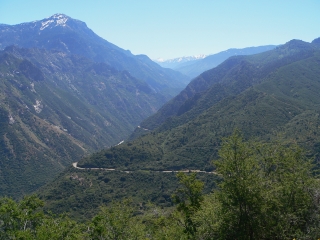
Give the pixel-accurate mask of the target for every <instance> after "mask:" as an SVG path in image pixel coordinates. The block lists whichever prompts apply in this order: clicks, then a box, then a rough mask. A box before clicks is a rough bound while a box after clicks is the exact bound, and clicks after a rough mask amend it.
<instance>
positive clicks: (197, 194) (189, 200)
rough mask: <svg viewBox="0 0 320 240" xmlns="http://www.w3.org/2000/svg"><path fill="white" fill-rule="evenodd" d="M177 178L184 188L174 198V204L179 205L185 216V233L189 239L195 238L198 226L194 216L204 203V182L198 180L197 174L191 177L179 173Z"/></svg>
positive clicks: (178, 207)
mask: <svg viewBox="0 0 320 240" xmlns="http://www.w3.org/2000/svg"><path fill="white" fill-rule="evenodd" d="M177 177H178V179H179V182H180V184H181V185H182V188H180V189H178V190H177V191H176V194H174V195H173V196H172V198H173V201H174V203H175V204H177V210H178V211H179V212H181V213H182V214H183V217H184V223H183V225H184V232H185V233H186V234H187V235H188V237H194V236H195V235H196V232H197V226H196V224H195V222H194V221H193V216H194V215H195V214H196V212H197V211H198V210H199V209H200V206H201V204H202V202H203V196H202V190H203V182H201V181H199V180H197V179H196V174H195V173H193V174H191V175H189V176H188V175H185V174H183V173H178V174H177Z"/></svg>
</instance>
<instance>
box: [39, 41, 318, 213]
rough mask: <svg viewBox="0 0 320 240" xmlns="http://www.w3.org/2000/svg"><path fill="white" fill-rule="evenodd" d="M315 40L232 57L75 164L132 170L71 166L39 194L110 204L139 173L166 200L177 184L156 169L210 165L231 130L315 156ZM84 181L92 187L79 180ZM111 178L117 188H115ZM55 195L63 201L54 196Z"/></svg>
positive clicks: (58, 204) (56, 204)
mask: <svg viewBox="0 0 320 240" xmlns="http://www.w3.org/2000/svg"><path fill="white" fill-rule="evenodd" d="M317 41H318V40H315V41H314V42H312V43H305V42H302V41H298V40H292V41H290V42H288V43H286V44H284V45H282V46H281V47H278V48H277V49H275V50H272V51H269V52H265V53H261V54H258V55H254V56H245V57H244V56H241V57H232V58H230V59H229V60H227V61H225V62H224V63H223V64H221V65H220V66H218V67H217V68H215V69H213V70H210V71H207V72H205V73H203V74H201V75H200V76H199V77H198V78H196V79H194V80H193V81H192V82H191V83H190V84H189V85H188V87H187V88H186V89H185V90H184V91H183V92H182V93H181V94H179V95H178V96H177V97H176V98H174V99H173V100H172V101H171V102H170V103H168V104H167V105H165V106H164V107H163V108H162V109H161V110H160V111H159V113H157V114H156V115H154V116H153V117H152V118H150V119H151V120H152V121H151V120H150V119H149V120H148V121H146V122H145V125H141V127H140V131H144V132H146V134H145V135H143V136H141V137H139V138H136V139H135V140H133V141H131V142H125V143H122V144H121V145H119V146H115V147H112V148H110V149H106V150H103V151H100V152H97V153H95V154H93V155H91V156H88V157H85V158H83V159H82V160H81V161H80V162H79V163H78V166H79V167H86V168H114V169H117V170H130V171H132V172H131V173H128V175H126V174H125V173H119V172H111V173H109V172H106V171H104V170H92V171H90V170H88V172H86V170H80V169H75V168H72V167H70V169H68V170H67V171H66V172H64V173H63V174H61V175H60V177H59V178H57V179H56V180H55V181H54V182H53V183H52V184H50V185H48V186H46V187H45V188H44V190H43V191H42V197H43V198H44V199H46V200H47V201H48V205H47V207H48V208H49V209H52V210H56V211H59V210H61V209H62V208H63V206H64V203H66V202H68V204H70V206H73V207H75V208H76V206H78V207H79V208H81V209H82V208H85V209H88V208H90V207H89V206H88V205H87V202H88V199H90V202H94V203H95V204H101V203H102V202H103V201H107V202H108V201H110V199H109V198H108V196H111V195H112V196H113V195H114V196H118V197H120V198H121V197H125V196H133V195H134V196H141V194H140V193H139V190H137V189H133V188H134V186H136V185H138V186H141V184H142V182H141V177H142V176H141V175H140V174H144V175H145V176H144V177H143V178H145V179H148V182H155V183H154V184H151V186H148V187H147V189H146V190H145V191H148V194H149V195H152V196H155V197H154V198H152V199H151V200H152V201H155V202H157V203H161V204H163V205H167V204H169V205H170V198H168V197H167V196H168V194H169V193H170V192H171V193H172V192H173V189H174V188H175V186H174V185H171V184H170V185H169V184H167V185H165V186H164V185H160V186H159V185H157V184H156V182H157V181H156V180H155V179H156V177H157V175H158V174H160V173H159V172H157V171H159V170H188V169H189V170H190V169H198V170H206V171H212V170H214V166H213V165H212V160H213V161H214V160H216V159H217V157H218V156H217V152H218V149H219V148H220V145H221V138H222V137H225V136H229V135H231V134H232V132H233V131H234V130H235V129H239V130H240V131H241V132H242V133H243V135H244V137H245V138H246V139H251V140H254V141H257V142H259V141H269V140H276V141H281V142H285V143H290V142H296V143H299V145H301V146H303V147H304V148H306V150H307V154H308V155H309V156H315V157H316V158H315V160H316V161H317V159H318V156H317V155H318V150H319V142H320V137H319V136H320V130H319V129H320V118H319V116H320V115H319V114H320V112H319V106H320V98H319V92H320V79H319V75H320V50H319V47H318V45H317ZM161 113H164V114H166V115H165V118H159V116H160V115H161ZM148 128H149V129H148ZM143 170H144V171H143ZM139 171H142V173H139ZM154 171H155V172H154ZM172 174H174V173H172ZM203 175H204V176H205V177H210V176H213V175H212V174H203ZM126 176H127V177H126ZM162 178H163V180H162V182H163V184H165V183H167V182H168V181H167V179H168V178H169V176H168V175H165V174H163V175H162ZM129 179H130V181H129V182H127V180H129ZM205 181H206V182H210V180H205ZM85 182H87V183H88V184H89V183H92V185H91V186H90V184H89V185H84V183H85ZM116 182H117V183H118V184H119V186H120V187H119V188H117V187H116V185H114V184H115V183H116ZM111 185H112V186H113V187H112V189H111V188H110V187H111ZM89 186H90V187H89ZM124 186H127V187H124ZM76 188H78V190H77V191H73V192H72V194H71V195H70V196H67V194H65V193H67V192H69V191H70V190H68V189H76ZM80 189H81V190H80ZM159 189H161V190H159ZM56 193H59V195H63V196H65V198H63V199H62V198H58V197H55V196H56V195H57V194H56ZM108 193H110V194H111V195H108ZM101 196H104V197H101ZM72 199H78V202H77V203H78V205H76V204H74V203H72V202H73V200H72ZM103 199H104V200H103ZM64 210H65V209H64ZM70 211H71V212H74V210H70ZM83 211H85V210H83Z"/></svg>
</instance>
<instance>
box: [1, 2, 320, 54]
mask: <svg viewBox="0 0 320 240" xmlns="http://www.w3.org/2000/svg"><path fill="white" fill-rule="evenodd" d="M55 13H64V14H66V15H68V16H70V17H72V18H75V19H79V20H82V21H84V22H86V23H87V25H88V27H89V28H91V29H92V30H93V31H94V32H95V33H97V34H98V35H100V36H101V37H103V38H104V39H106V40H108V41H109V42H112V43H114V44H115V45H117V46H119V47H121V48H124V49H129V50H130V51H131V52H132V53H133V54H146V55H148V56H149V57H150V58H152V59H156V58H160V57H161V58H164V59H169V58H174V57H181V56H189V55H197V54H212V53H217V52H220V51H223V50H226V49H228V48H243V47H250V46H260V45H267V44H282V43H285V42H287V41H289V40H291V39H301V40H304V41H307V42H310V41H312V40H313V39H315V38H317V37H320V27H319V24H320V1H319V0H305V1H302V0H290V1H288V0H280V1H279V0H268V1H265V0H233V1H231V0H161V1H160V0H113V1H111V0H91V1H89V0H54V1H39V0H27V1H26V0H0V23H5V24H11V25H12V24H18V23H21V22H29V21H33V20H41V19H43V18H46V17H49V16H51V15H53V14H55Z"/></svg>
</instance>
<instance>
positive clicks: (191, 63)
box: [157, 45, 276, 78]
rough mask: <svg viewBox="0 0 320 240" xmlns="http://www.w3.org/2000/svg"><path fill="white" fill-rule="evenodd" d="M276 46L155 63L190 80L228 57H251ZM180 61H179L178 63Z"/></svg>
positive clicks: (228, 51)
mask: <svg viewBox="0 0 320 240" xmlns="http://www.w3.org/2000/svg"><path fill="white" fill-rule="evenodd" d="M275 47H276V45H267V46H259V47H247V48H242V49H236V48H230V49H228V50H226V51H223V52H219V53H216V54H212V55H207V56H206V55H199V56H201V57H198V58H192V57H190V58H188V57H187V58H186V59H184V58H176V59H172V60H167V61H165V62H163V63H161V62H157V63H158V64H160V65H161V66H163V67H168V68H172V69H174V70H176V71H179V72H181V73H183V74H185V75H187V76H189V77H190V78H194V77H197V76H198V75H200V74H201V73H203V72H204V71H207V70H209V69H211V68H214V67H216V66H218V65H219V64H220V63H222V62H223V61H225V60H227V59H228V58H229V57H232V56H238V55H252V54H257V53H261V52H265V51H269V50H271V49H274V48H275ZM180 59H181V61H179V60H180Z"/></svg>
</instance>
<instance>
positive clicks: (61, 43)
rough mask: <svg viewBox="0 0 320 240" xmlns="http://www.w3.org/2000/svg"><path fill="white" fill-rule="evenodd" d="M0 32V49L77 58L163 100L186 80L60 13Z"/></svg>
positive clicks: (170, 95)
mask: <svg viewBox="0 0 320 240" xmlns="http://www.w3.org/2000/svg"><path fill="white" fill-rule="evenodd" d="M0 32H1V34H0V49H4V48H5V47H7V46H10V45H17V46H19V47H23V48H33V47H36V48H44V49H47V50H57V51H60V52H65V53H68V54H76V55H81V56H84V57H86V58H88V59H90V60H92V61H94V62H104V63H107V64H109V65H110V66H112V67H113V68H115V69H117V70H119V71H122V70H126V71H128V72H129V73H130V74H131V75H132V76H134V77H136V78H138V79H141V80H143V81H145V82H146V83H147V84H149V86H150V87H151V88H152V89H153V90H154V91H155V92H159V93H161V94H163V95H164V96H165V97H166V98H167V99H170V98H172V97H173V96H175V95H176V94H178V93H179V92H180V91H181V90H182V89H183V88H184V87H185V86H186V84H187V83H188V82H189V79H190V78H188V77H186V76H184V75H183V74H181V73H180V72H176V71H173V70H171V69H164V68H162V67H160V66H159V65H158V64H156V63H154V62H153V61H152V60H151V59H149V58H148V57H147V56H146V55H133V54H132V53H131V52H130V51H128V50H124V49H121V48H119V47H117V46H116V45H114V44H112V43H110V42H108V41H106V40H105V39H102V38H101V37H99V36H98V35H96V34H95V33H94V32H93V31H92V30H91V29H89V28H88V27H87V25H86V24H85V23H84V22H82V21H79V20H76V19H72V18H71V17H69V16H66V15H64V14H55V15H53V16H51V17H49V18H46V19H43V20H39V21H33V22H29V23H21V24H17V25H13V26H12V25H5V24H1V25H0Z"/></svg>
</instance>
